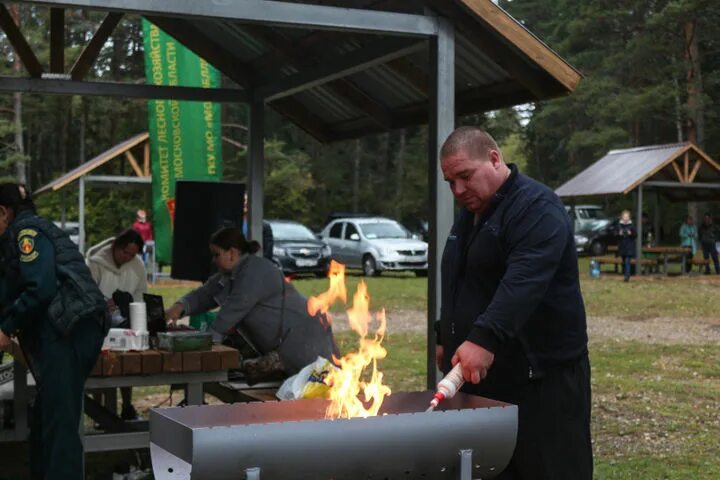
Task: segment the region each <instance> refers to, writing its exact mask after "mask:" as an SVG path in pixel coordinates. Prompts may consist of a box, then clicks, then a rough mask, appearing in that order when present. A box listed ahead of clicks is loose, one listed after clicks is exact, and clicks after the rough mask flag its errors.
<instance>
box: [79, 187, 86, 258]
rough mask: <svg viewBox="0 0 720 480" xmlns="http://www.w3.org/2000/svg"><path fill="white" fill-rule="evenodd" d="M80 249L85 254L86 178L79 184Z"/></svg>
mask: <svg viewBox="0 0 720 480" xmlns="http://www.w3.org/2000/svg"><path fill="white" fill-rule="evenodd" d="M78 184H79V188H80V191H79V192H78V248H79V249H80V253H85V177H84V176H83V177H80V180H79V182H78Z"/></svg>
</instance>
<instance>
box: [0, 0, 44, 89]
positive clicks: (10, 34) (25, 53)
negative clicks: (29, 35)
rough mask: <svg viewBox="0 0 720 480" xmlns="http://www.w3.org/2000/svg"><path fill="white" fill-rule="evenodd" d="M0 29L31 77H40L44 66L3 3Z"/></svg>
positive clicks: (0, 11) (0, 4)
mask: <svg viewBox="0 0 720 480" xmlns="http://www.w3.org/2000/svg"><path fill="white" fill-rule="evenodd" d="M0 28H2V29H3V31H4V32H5V35H7V39H8V42H10V45H12V47H13V50H15V53H16V54H17V56H18V57H20V60H21V61H22V63H23V65H25V68H26V69H27V71H28V73H29V74H30V76H31V77H40V76H41V75H42V73H43V68H42V65H40V62H39V61H38V59H37V57H36V56H35V53H33V51H32V48H30V45H29V44H28V43H27V40H25V37H24V36H23V34H22V32H20V29H19V28H18V26H17V24H16V23H15V19H13V17H12V15H11V14H10V12H9V11H8V9H7V7H5V5H4V4H2V3H0Z"/></svg>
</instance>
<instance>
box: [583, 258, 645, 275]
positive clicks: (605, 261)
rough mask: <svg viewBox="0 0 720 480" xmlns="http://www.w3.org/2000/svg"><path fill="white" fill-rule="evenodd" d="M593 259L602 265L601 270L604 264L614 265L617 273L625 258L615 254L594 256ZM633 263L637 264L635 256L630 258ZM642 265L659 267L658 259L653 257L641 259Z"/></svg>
mask: <svg viewBox="0 0 720 480" xmlns="http://www.w3.org/2000/svg"><path fill="white" fill-rule="evenodd" d="M593 260H595V261H596V262H597V263H598V265H599V266H600V270H601V271H602V266H603V265H613V266H614V267H615V268H614V271H615V273H617V272H618V267H619V266H621V265H622V263H623V260H622V257H616V256H614V255H605V256H602V257H593ZM630 264H631V265H636V264H637V261H636V259H634V258H631V259H630ZM640 265H641V266H643V267H645V268H654V267H657V260H655V259H652V258H641V259H640Z"/></svg>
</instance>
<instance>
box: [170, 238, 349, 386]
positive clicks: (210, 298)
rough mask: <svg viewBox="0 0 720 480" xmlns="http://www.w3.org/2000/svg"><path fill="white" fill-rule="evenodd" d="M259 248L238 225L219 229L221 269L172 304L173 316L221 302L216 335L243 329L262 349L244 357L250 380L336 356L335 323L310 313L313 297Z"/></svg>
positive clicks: (215, 249)
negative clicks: (289, 279) (309, 301)
mask: <svg viewBox="0 0 720 480" xmlns="http://www.w3.org/2000/svg"><path fill="white" fill-rule="evenodd" d="M259 249H260V245H259V244H258V243H257V242H254V241H253V242H248V241H247V240H245V237H244V236H243V234H242V232H241V231H240V230H239V229H237V228H223V229H221V230H219V231H217V232H216V233H215V234H213V236H212V238H211V239H210V251H211V252H212V257H213V261H214V263H215V265H216V266H217V268H218V270H219V272H218V273H216V274H215V275H213V276H212V277H210V279H209V280H208V281H207V282H205V284H204V285H203V286H201V287H199V288H197V289H196V290H193V291H192V292H190V293H188V294H187V295H185V296H184V297H183V298H181V299H180V300H178V301H177V303H175V304H174V305H173V306H172V307H170V308H169V309H168V310H167V312H166V313H165V314H166V317H167V319H168V320H171V321H173V320H177V319H178V318H180V317H181V316H183V315H195V314H200V313H204V312H207V311H209V310H212V309H213V308H215V307H220V310H219V311H218V314H217V317H216V319H215V321H214V322H213V323H212V326H211V329H212V330H213V337H214V340H216V341H222V340H225V339H226V337H227V336H230V335H236V334H237V333H238V332H239V333H241V334H242V335H243V336H244V337H246V338H248V339H249V340H250V342H252V343H253V344H254V346H255V347H256V348H257V349H258V350H259V353H260V354H261V357H260V359H257V360H250V361H245V362H243V369H245V370H246V372H247V373H248V380H250V378H249V377H250V376H251V375H255V374H256V375H255V376H256V379H258V378H257V376H270V375H267V374H268V373H270V372H269V371H268V370H278V371H281V372H282V376H283V377H286V376H290V375H293V374H295V373H297V372H298V371H299V370H300V369H301V368H303V367H304V366H305V365H308V364H309V363H311V362H313V361H314V360H315V359H316V358H317V357H318V356H322V357H324V358H327V359H329V360H332V356H333V354H335V355H337V354H338V351H337V347H336V346H335V340H334V338H333V333H332V328H331V326H330V324H329V323H328V322H327V321H326V320H325V319H324V318H323V317H321V316H320V315H316V316H310V314H309V313H308V310H307V299H306V298H305V297H303V296H302V295H301V294H300V293H298V291H297V290H295V287H293V285H292V284H291V283H288V282H286V281H285V278H284V277H283V274H282V272H281V271H280V270H278V268H277V267H275V265H273V263H272V262H270V261H269V260H267V259H266V258H263V257H258V256H255V255H253V254H254V253H256V252H257V251H259ZM258 365H261V366H260V367H258ZM268 365H272V366H273V368H272V369H270V368H268V367H267V366H268ZM253 366H255V368H253ZM263 366H264V367H263ZM253 370H255V373H253Z"/></svg>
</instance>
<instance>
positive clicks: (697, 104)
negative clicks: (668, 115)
mask: <svg viewBox="0 0 720 480" xmlns="http://www.w3.org/2000/svg"><path fill="white" fill-rule="evenodd" d="M685 59H686V60H687V94H688V98H687V110H688V119H687V129H688V134H687V137H688V140H689V141H691V142H693V143H695V144H696V145H698V146H699V147H700V148H704V147H705V121H704V112H703V105H702V94H703V87H702V69H701V66H700V47H699V45H698V38H697V21H696V20H695V19H694V18H693V19H691V20H688V21H687V22H686V23H685Z"/></svg>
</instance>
